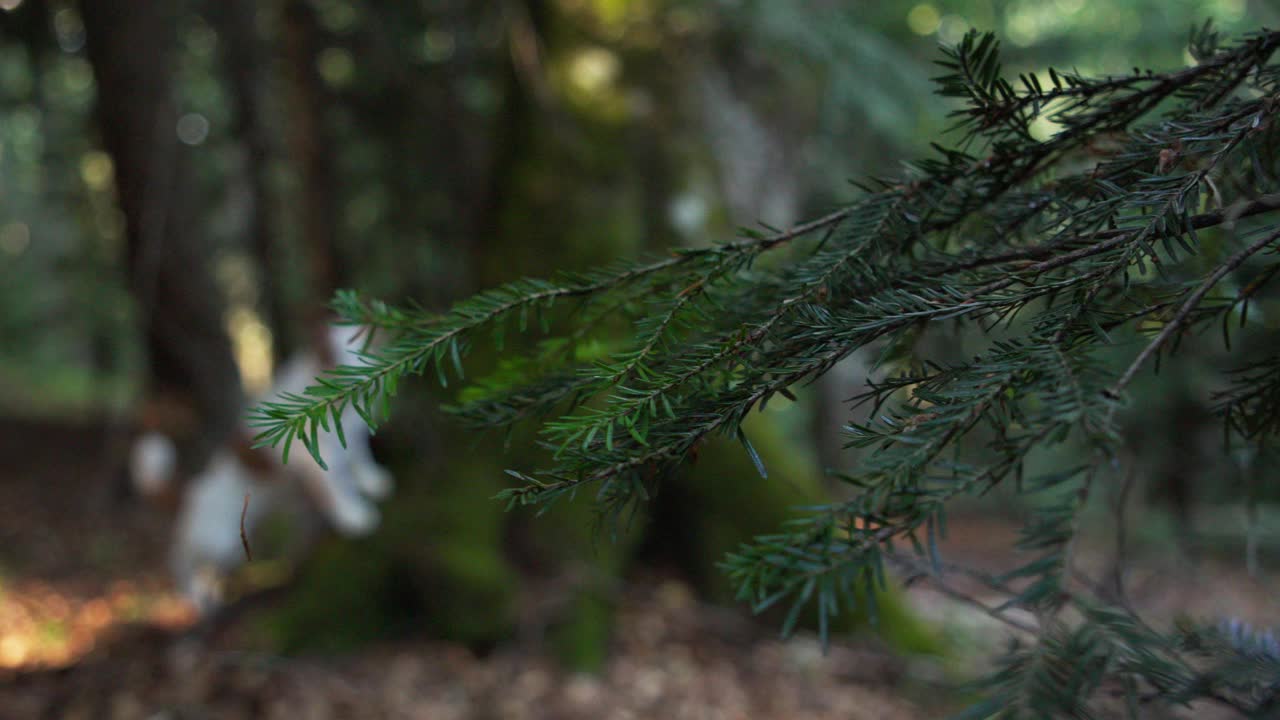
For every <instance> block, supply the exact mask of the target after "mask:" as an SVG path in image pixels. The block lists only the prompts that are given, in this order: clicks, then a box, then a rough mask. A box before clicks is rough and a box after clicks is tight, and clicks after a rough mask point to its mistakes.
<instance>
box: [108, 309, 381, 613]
mask: <svg viewBox="0 0 1280 720" xmlns="http://www.w3.org/2000/svg"><path fill="white" fill-rule="evenodd" d="M359 332H360V328H357V327H351V326H332V327H330V329H329V333H328V337H327V341H328V342H329V345H330V347H329V350H330V357H332V358H333V359H334V360H335V362H336V363H337V364H341V365H360V364H363V361H362V360H361V358H360V356H359V354H358V353H357V352H356V350H357V345H356V343H357V335H358V334H359ZM325 369H326V368H325V366H324V365H323V364H322V362H321V360H320V358H319V357H318V355H317V354H316V353H314V352H308V353H303V354H300V355H298V356H296V357H294V358H293V359H291V360H290V361H289V362H287V363H285V365H284V366H283V367H282V368H281V369H280V371H279V373H277V375H276V381H275V383H274V385H273V387H272V388H271V390H270V391H269V392H268V393H267V395H266V397H265V398H263V399H266V400H270V399H274V398H276V397H278V396H279V395H280V394H281V393H301V392H302V391H303V390H305V389H306V388H307V386H309V385H312V384H314V382H315V378H316V376H318V375H320V374H321V373H322V372H323V371H324V370H325ZM342 428H343V431H344V434H345V436H346V441H347V446H346V448H343V447H342V444H341V443H340V442H339V440H338V438H337V436H336V435H335V434H333V433H327V434H324V435H321V436H319V438H318V442H319V444H320V448H319V449H320V454H321V456H322V457H323V458H324V459H325V462H326V463H328V465H329V469H328V470H327V471H326V470H324V469H322V468H321V467H320V466H319V464H317V463H316V461H315V460H314V459H313V458H312V457H311V455H310V453H308V452H306V451H302V450H300V451H297V452H293V453H291V454H290V457H289V463H288V464H287V465H286V464H285V463H284V462H283V460H282V458H281V452H280V450H279V449H274V450H273V449H269V448H264V449H260V450H249V449H248V444H247V438H248V437H251V436H252V432H251V430H250V429H249V428H247V427H246V428H243V432H242V433H241V434H240V435H238V436H237V437H236V438H235V440H234V441H233V442H232V443H230V444H229V445H228V446H224V447H221V448H218V449H217V450H216V451H214V453H213V455H212V456H211V458H210V461H209V464H208V465H207V466H206V467H205V468H204V469H203V470H202V471H201V472H199V473H197V474H196V475H195V476H194V477H193V478H192V479H191V482H190V483H189V484H188V485H187V487H186V489H185V491H184V493H183V496H182V500H181V503H180V506H179V509H178V518H177V523H176V525H175V530H174V540H173V545H172V547H171V549H170V569H171V571H172V573H173V576H174V580H175V582H176V583H177V585H178V588H179V590H181V592H182V593H183V594H185V595H186V596H187V597H188V598H190V599H191V600H192V602H193V603H195V605H196V607H197V608H198V609H200V611H201V612H205V611H208V610H210V609H212V608H214V607H216V606H217V605H218V604H219V602H220V600H221V596H222V585H223V581H224V579H225V578H226V576H227V575H228V574H229V573H230V572H231V571H232V570H234V569H235V568H236V567H238V566H239V565H240V564H241V563H242V562H244V560H245V554H246V548H245V545H244V541H243V538H242V536H241V533H242V530H243V533H244V534H245V535H246V536H248V537H252V534H253V531H254V528H256V527H257V526H258V524H259V523H260V522H261V520H262V519H263V518H264V517H266V516H267V515H268V514H269V513H270V511H272V510H273V509H275V508H277V507H279V506H280V504H281V502H282V501H283V500H284V499H285V498H286V497H287V493H288V492H289V491H290V490H291V486H292V485H294V484H295V483H296V484H297V485H300V486H301V489H302V490H303V491H304V493H305V494H306V496H307V498H309V499H310V501H311V502H312V503H313V504H314V505H315V507H316V508H317V509H318V510H319V511H320V513H322V514H323V515H324V517H325V518H326V519H327V520H328V522H329V523H330V524H331V525H332V526H333V527H334V528H335V529H336V530H337V531H338V532H340V533H342V534H343V535H347V536H361V535H366V534H368V533H370V532H372V531H373V530H374V529H375V528H376V527H377V526H378V522H379V519H380V516H379V513H378V508H377V507H376V505H375V504H374V503H375V501H376V500H381V499H384V498H386V497H387V496H388V495H390V493H391V490H392V478H391V474H390V473H389V472H387V470H386V469H385V468H383V467H382V466H380V465H378V464H377V463H376V462H375V461H374V459H373V455H372V454H371V453H370V451H369V435H370V430H369V426H368V425H367V424H365V422H364V420H363V419H361V417H360V414H359V413H357V412H356V411H355V410H354V409H352V408H351V407H350V406H348V407H347V408H346V410H345V411H344V412H343V413H342ZM175 465H176V452H175V451H174V447H173V443H172V441H170V440H169V439H168V438H167V437H165V436H163V435H160V434H158V433H146V434H144V435H142V436H140V437H139V438H138V440H137V441H136V442H135V444H134V446H133V450H132V455H131V457H130V470H131V475H132V477H133V482H134V486H135V487H136V488H138V490H139V491H140V492H142V493H143V494H144V495H156V494H158V493H159V492H161V491H163V490H164V489H166V488H169V487H172V485H173V484H174V474H175ZM246 496H247V497H248V498H249V500H248V504H247V506H246V500H245V498H246ZM242 515H243V528H242V523H241V519H242Z"/></svg>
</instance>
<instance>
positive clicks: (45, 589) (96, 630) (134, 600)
mask: <svg viewBox="0 0 1280 720" xmlns="http://www.w3.org/2000/svg"><path fill="white" fill-rule="evenodd" d="M194 620H195V613H194V610H193V608H192V607H191V605H190V604H189V603H188V602H187V601H185V600H183V599H182V598H180V597H178V596H177V595H175V594H174V593H173V592H172V591H171V590H169V589H168V587H167V583H165V582H162V581H156V580H152V581H149V582H141V583H137V582H133V581H129V580H116V581H114V582H112V583H111V584H110V585H109V586H108V587H106V588H105V592H103V593H102V594H96V593H93V592H85V591H84V590H83V589H81V588H75V587H72V586H70V584H67V583H52V582H44V581H40V580H25V579H19V580H12V581H6V582H0V668H8V669H15V668H32V667H58V666H63V665H68V664H71V663H74V662H76V661H77V660H79V659H80V658H81V657H83V656H85V655H86V654H88V653H90V652H92V651H93V650H94V648H95V647H97V646H98V644H99V643H100V642H101V641H102V640H103V639H104V638H107V637H110V636H111V635H112V633H113V631H115V630H116V629H117V628H118V627H119V626H120V625H122V624H126V623H143V624H148V625H154V626H159V627H163V628H169V629H179V628H183V627H187V626H188V625H190V624H191V623H192V622H193V621H194Z"/></svg>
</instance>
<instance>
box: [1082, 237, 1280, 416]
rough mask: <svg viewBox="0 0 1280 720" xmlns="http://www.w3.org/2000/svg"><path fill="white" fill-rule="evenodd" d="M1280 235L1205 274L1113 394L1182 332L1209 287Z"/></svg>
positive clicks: (1264, 241) (1141, 354)
mask: <svg viewBox="0 0 1280 720" xmlns="http://www.w3.org/2000/svg"><path fill="white" fill-rule="evenodd" d="M1277 238H1280V229H1277V230H1275V231H1273V232H1271V233H1269V234H1267V235H1265V236H1263V237H1262V238H1260V239H1258V240H1256V241H1254V242H1253V244H1251V245H1249V246H1248V247H1246V248H1244V249H1243V250H1240V251H1239V252H1237V253H1236V254H1235V255H1232V256H1231V257H1229V258H1227V260H1226V262H1224V263H1222V264H1221V265H1219V266H1218V267H1217V269H1215V270H1214V271H1213V272H1212V273H1210V274H1209V277H1207V278H1205V281H1204V282H1203V283H1201V284H1200V286H1199V287H1197V288H1196V290H1195V292H1193V293H1191V296H1190V297H1188V298H1187V300H1186V302H1184V303H1182V307H1180V308H1178V312H1177V313H1176V314H1175V315H1174V316H1173V319H1172V320H1170V321H1169V322H1168V324H1166V325H1165V326H1164V329H1162V330H1161V331H1160V334H1159V335H1156V337H1155V339H1154V340H1152V341H1151V342H1150V343H1148V344H1147V346H1146V347H1144V348H1143V349H1142V352H1140V353H1138V357H1136V358H1134V360H1133V362H1132V363H1130V364H1129V367H1128V368H1127V369H1126V370H1125V371H1124V374H1123V375H1121V376H1120V379H1119V380H1117V381H1116V383H1115V384H1114V385H1112V386H1111V388H1110V390H1108V393H1109V394H1110V395H1111V396H1112V397H1119V396H1120V393H1121V392H1123V391H1124V389H1125V387H1126V386H1128V384H1129V383H1130V382H1132V381H1133V378H1134V377H1135V376H1136V375H1137V374H1138V371H1139V370H1141V369H1142V366H1143V365H1144V364H1146V362H1147V360H1149V359H1151V356H1152V355H1154V354H1155V353H1156V352H1157V351H1159V350H1160V348H1161V347H1163V346H1164V344H1165V343H1166V342H1168V341H1169V338H1171V337H1173V335H1174V333H1176V332H1178V330H1179V329H1181V328H1182V326H1183V325H1185V324H1186V322H1187V320H1188V319H1189V318H1190V317H1191V313H1192V312H1193V311H1194V310H1195V309H1196V306H1198V305H1199V304H1200V301H1201V300H1204V296H1205V295H1208V294H1209V291H1210V290H1212V289H1213V286H1214V285H1217V284H1218V281H1219V280H1221V279H1222V278H1224V277H1226V276H1227V273H1230V272H1231V271H1232V270H1235V269H1236V268H1238V267H1240V266H1241V265H1243V264H1244V261H1245V260H1248V259H1249V258H1250V257H1252V256H1253V255H1255V254H1257V253H1258V252H1259V251H1261V250H1263V249H1264V248H1266V247H1267V246H1268V245H1270V244H1271V243H1273V242H1275V241H1276V239H1277Z"/></svg>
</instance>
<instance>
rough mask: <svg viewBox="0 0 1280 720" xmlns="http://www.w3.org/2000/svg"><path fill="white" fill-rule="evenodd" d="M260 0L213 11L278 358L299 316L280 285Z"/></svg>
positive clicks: (224, 1) (229, 0) (237, 1)
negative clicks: (292, 311) (258, 14)
mask: <svg viewBox="0 0 1280 720" xmlns="http://www.w3.org/2000/svg"><path fill="white" fill-rule="evenodd" d="M257 8H258V6H257V4H256V3H254V2H252V1H251V0H216V2H212V3H210V4H209V17H210V20H211V21H212V22H213V24H214V26H215V27H216V28H217V30H218V36H219V38H221V41H222V42H221V44H222V48H223V51H222V64H223V67H224V68H225V70H226V74H227V79H228V81H229V85H230V87H231V99H232V102H233V103H234V107H235V124H236V127H235V132H236V136H237V137H238V138H239V139H240V142H241V144H242V147H243V149H244V154H245V163H244V168H243V172H244V175H243V177H244V181H245V182H246V183H247V185H248V189H249V208H248V211H247V213H246V215H247V217H246V227H245V229H246V234H247V235H248V241H249V247H250V249H251V251H252V252H253V254H254V256H255V258H256V260H257V266H258V292H259V302H258V305H259V309H260V312H261V313H262V317H263V321H264V322H265V324H266V326H267V327H269V328H271V334H272V338H273V340H272V351H273V353H274V355H275V358H276V360H277V361H280V360H282V359H284V358H286V357H288V356H289V354H290V353H291V352H292V351H293V349H294V346H295V343H294V342H293V341H292V340H293V338H292V335H293V328H294V327H295V318H294V317H293V316H292V315H291V314H290V312H289V304H288V302H287V301H286V298H285V296H284V292H283V288H282V287H281V285H280V278H281V277H283V275H284V267H283V266H282V264H281V262H282V260H283V258H282V256H281V253H280V248H279V247H278V246H277V243H276V236H275V233H274V232H273V227H272V218H273V217H274V211H275V208H274V207H273V203H272V198H271V191H270V188H269V187H268V182H267V173H268V170H269V165H270V162H271V158H272V150H273V148H272V142H271V133H270V129H269V128H268V124H267V118H266V108H265V102H264V98H265V93H266V91H267V79H266V78H267V74H268V72H269V68H270V57H269V56H268V53H267V52H266V49H265V47H264V46H263V43H262V42H261V41H260V40H259V38H258V32H257V28H256V27H255V13H256V12H257Z"/></svg>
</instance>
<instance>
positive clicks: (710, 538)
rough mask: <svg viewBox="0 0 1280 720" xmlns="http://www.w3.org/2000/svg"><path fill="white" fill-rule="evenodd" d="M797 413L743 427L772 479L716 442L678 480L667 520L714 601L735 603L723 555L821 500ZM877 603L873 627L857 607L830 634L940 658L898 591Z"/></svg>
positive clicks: (809, 620)
mask: <svg viewBox="0 0 1280 720" xmlns="http://www.w3.org/2000/svg"><path fill="white" fill-rule="evenodd" d="M800 410H801V409H800V408H797V407H795V406H784V407H780V408H778V409H776V410H774V409H771V410H770V411H768V412H765V413H756V414H753V415H752V416H751V417H750V418H749V419H748V420H747V422H746V423H745V425H744V432H745V434H746V436H747V438H748V439H749V440H750V442H751V444H752V446H753V447H754V448H755V449H756V452H757V453H758V454H759V456H760V458H761V461H762V462H763V464H764V466H765V468H766V470H767V472H768V475H769V476H768V477H767V478H762V477H760V474H759V472H758V470H757V469H756V467H755V464H754V463H753V462H752V460H751V457H750V455H749V454H748V453H747V451H746V450H745V449H744V448H743V447H742V445H741V443H738V442H736V441H733V440H729V439H727V438H717V439H715V440H714V441H712V442H710V443H708V444H707V446H706V447H705V448H703V449H702V451H701V452H700V453H699V454H698V458H697V461H696V463H695V464H694V466H693V467H692V468H690V469H689V470H688V471H687V472H686V473H685V476H684V477H682V478H680V479H678V480H676V481H674V483H673V484H674V485H675V486H676V487H675V488H673V494H674V495H675V497H674V498H669V499H668V502H674V503H679V504H681V505H682V506H683V507H684V508H686V509H685V510H684V511H683V512H679V513H677V514H676V515H675V516H674V517H673V516H670V515H669V516H668V517H667V520H668V522H676V523H682V524H684V525H685V529H684V530H683V532H684V537H685V538H686V543H687V547H685V548H684V552H685V553H686V557H685V558H684V560H685V563H686V565H685V567H686V570H687V571H688V572H689V573H690V575H691V576H692V577H693V578H694V581H695V583H697V584H698V585H699V586H700V587H701V589H702V590H703V591H704V592H705V593H706V594H707V595H708V596H709V597H710V598H711V599H713V600H715V601H718V602H723V603H732V602H736V600H735V592H734V588H733V587H732V586H731V583H730V582H729V579H728V578H727V577H726V576H725V574H724V573H723V571H722V570H721V569H720V567H719V563H720V562H721V561H722V560H723V559H724V557H725V555H726V554H728V553H729V552H731V551H733V550H736V549H737V548H738V547H739V546H740V545H741V544H742V543H746V542H750V541H751V540H752V539H753V538H755V537H756V536H758V535H763V534H768V533H773V532H777V530H778V529H779V528H780V527H781V526H782V524H783V523H784V522H786V521H787V520H789V519H792V518H795V517H797V516H798V512H797V510H796V508H798V507H802V506H805V505H812V504H814V503H817V502H822V501H823V500H824V497H825V492H824V489H823V485H822V482H823V481H822V476H821V473H820V472H819V471H818V464H817V460H816V458H815V457H814V455H813V453H812V451H811V450H810V447H811V446H810V444H809V443H808V442H807V441H806V440H805V439H804V438H803V437H802V436H801V432H800V428H801V427H802V423H801V422H800V419H799V417H798V413H799V411H800ZM789 431H791V432H789ZM876 605H877V610H878V613H877V623H876V625H875V626H874V627H872V626H871V624H870V622H869V617H868V614H867V611H866V608H865V607H863V606H862V605H860V606H859V607H858V608H855V610H854V611H853V612H844V613H841V614H840V615H838V616H836V617H835V618H833V619H832V624H831V629H832V631H833V632H837V633H849V632H864V631H868V630H871V631H873V632H875V633H876V634H878V635H879V636H880V637H882V638H883V639H884V640H885V641H886V642H888V643H889V644H890V645H891V646H893V647H894V648H895V649H897V650H900V651H902V652H909V653H925V654H938V653H940V652H941V651H942V650H943V644H942V639H941V638H942V636H941V634H940V633H939V632H938V631H936V630H935V629H934V628H931V627H929V626H928V625H927V624H925V623H924V622H922V621H921V620H920V619H919V618H917V617H916V616H915V615H914V614H912V613H911V611H910V609H909V607H908V606H907V603H906V600H905V598H904V596H903V594H902V593H901V591H899V590H898V589H896V588H893V587H890V588H887V589H883V590H879V591H877V593H876ZM774 614H776V615H777V617H773V615H774ZM783 614H785V611H784V610H779V611H777V613H771V614H770V615H767V616H766V617H765V621H767V622H777V623H779V624H780V623H781V618H782V615H783ZM817 625H818V621H817V612H816V611H814V612H809V613H806V615H804V616H802V619H801V626H802V627H807V628H809V629H815V628H816V627H817Z"/></svg>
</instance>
